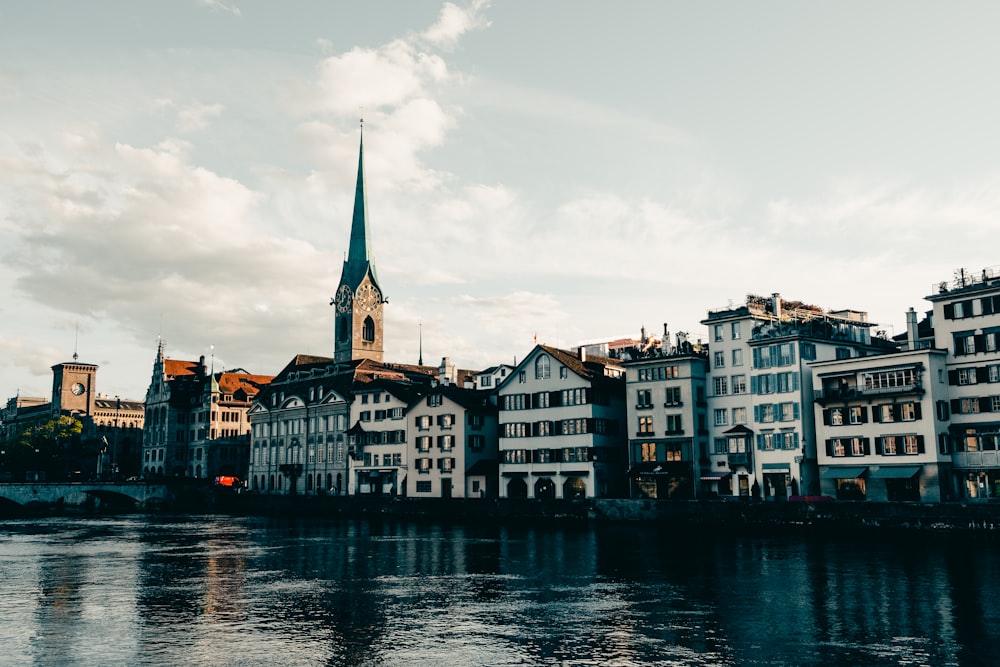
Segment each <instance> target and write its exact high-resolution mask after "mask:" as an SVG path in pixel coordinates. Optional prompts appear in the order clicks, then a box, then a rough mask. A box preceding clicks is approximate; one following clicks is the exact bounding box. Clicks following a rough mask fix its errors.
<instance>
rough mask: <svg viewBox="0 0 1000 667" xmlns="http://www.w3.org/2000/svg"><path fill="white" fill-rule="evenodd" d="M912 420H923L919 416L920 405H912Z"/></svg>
mask: <svg viewBox="0 0 1000 667" xmlns="http://www.w3.org/2000/svg"><path fill="white" fill-rule="evenodd" d="M913 418H914V419H922V418H923V417H922V416H921V414H920V403H914V404H913Z"/></svg>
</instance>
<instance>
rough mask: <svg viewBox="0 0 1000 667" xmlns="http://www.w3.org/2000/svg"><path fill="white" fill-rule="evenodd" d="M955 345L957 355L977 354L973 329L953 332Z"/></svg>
mask: <svg viewBox="0 0 1000 667" xmlns="http://www.w3.org/2000/svg"><path fill="white" fill-rule="evenodd" d="M952 336H953V338H954V345H955V355H956V356H959V355H964V354H975V353H976V337H975V335H973V332H971V331H962V332H959V333H955V334H952Z"/></svg>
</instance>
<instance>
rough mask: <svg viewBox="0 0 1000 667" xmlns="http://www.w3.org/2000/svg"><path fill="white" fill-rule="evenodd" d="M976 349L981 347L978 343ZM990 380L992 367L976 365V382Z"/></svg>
mask: <svg viewBox="0 0 1000 667" xmlns="http://www.w3.org/2000/svg"><path fill="white" fill-rule="evenodd" d="M976 349H977V350H978V349H979V345H978V343H977V345H976ZM989 381H990V369H989V368H987V367H986V366H976V382H989Z"/></svg>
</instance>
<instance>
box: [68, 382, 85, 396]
mask: <svg viewBox="0 0 1000 667" xmlns="http://www.w3.org/2000/svg"><path fill="white" fill-rule="evenodd" d="M69 390H70V391H71V392H73V394H75V395H76V396H80V395H82V394H83V392H84V391H86V387H84V386H83V385H82V384H80V383H79V382H74V383H73V385H72V386H71V387H70V388H69Z"/></svg>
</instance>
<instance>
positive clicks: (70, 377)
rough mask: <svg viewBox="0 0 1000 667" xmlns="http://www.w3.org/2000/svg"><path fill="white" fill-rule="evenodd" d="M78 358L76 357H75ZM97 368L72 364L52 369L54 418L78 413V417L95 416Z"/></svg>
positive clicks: (74, 362) (64, 364) (92, 365)
mask: <svg viewBox="0 0 1000 667" xmlns="http://www.w3.org/2000/svg"><path fill="white" fill-rule="evenodd" d="M73 356H74V357H76V355H75V354H74V355H73ZM96 377H97V366H95V365H94V364H81V363H79V362H78V361H76V360H75V359H74V360H73V361H72V362H66V363H62V364H56V365H55V366H53V367H52V416H53V417H58V416H59V415H62V414H67V413H76V414H77V415H78V416H81V417H83V416H87V417H89V416H92V415H93V414H94V399H95V398H97V391H96V389H95V384H94V379H95V378H96Z"/></svg>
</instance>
